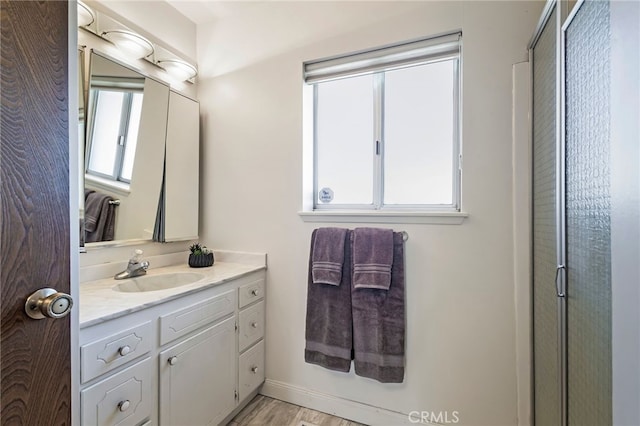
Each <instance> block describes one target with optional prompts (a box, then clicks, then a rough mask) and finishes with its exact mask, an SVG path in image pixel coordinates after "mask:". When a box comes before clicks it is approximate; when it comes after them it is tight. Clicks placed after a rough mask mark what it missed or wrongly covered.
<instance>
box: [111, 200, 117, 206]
mask: <svg viewBox="0 0 640 426" xmlns="http://www.w3.org/2000/svg"><path fill="white" fill-rule="evenodd" d="M109 204H111V205H112V206H119V205H120V200H110V201H109Z"/></svg>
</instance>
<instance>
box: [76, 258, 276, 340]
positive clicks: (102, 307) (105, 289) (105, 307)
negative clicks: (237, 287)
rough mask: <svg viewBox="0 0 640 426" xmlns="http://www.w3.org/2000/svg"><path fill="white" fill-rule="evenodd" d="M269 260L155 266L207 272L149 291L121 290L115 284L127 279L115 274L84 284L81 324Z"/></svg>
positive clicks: (161, 299) (216, 281) (198, 287)
mask: <svg viewBox="0 0 640 426" xmlns="http://www.w3.org/2000/svg"><path fill="white" fill-rule="evenodd" d="M265 268H266V266H265V264H260V263H236V262H229V261H223V262H218V261H216V263H214V264H213V266H211V267H208V268H196V269H194V268H190V267H189V266H188V265H186V264H181V265H175V266H165V267H162V268H155V269H153V268H151V269H149V271H148V272H147V274H146V276H154V275H162V274H168V273H175V272H196V273H199V274H202V275H204V277H203V278H202V279H200V280H199V281H196V282H194V283H191V284H187V285H182V286H180V287H174V288H169V289H166V290H155V291H145V292H120V291H116V290H114V289H113V288H114V287H116V286H117V285H118V284H120V283H123V282H126V281H127V280H114V279H113V277H110V278H105V279H99V280H95V281H88V282H85V283H82V284H80V328H85V327H89V326H91V325H94V324H98V323H101V322H104V321H108V320H110V319H113V318H117V317H120V316H122V315H126V314H129V313H131V312H136V311H139V310H141V309H145V308H148V307H150V306H154V305H157V304H159V303H163V302H166V301H169V300H172V299H175V298H178V297H181V296H184V295H187V294H190V293H193V292H196V291H200V290H202V289H204V288H207V287H211V286H216V285H220V284H224V283H226V282H228V281H230V280H233V279H236V278H239V277H242V276H244V275H247V274H250V273H252V272H255V271H259V270H262V269H265Z"/></svg>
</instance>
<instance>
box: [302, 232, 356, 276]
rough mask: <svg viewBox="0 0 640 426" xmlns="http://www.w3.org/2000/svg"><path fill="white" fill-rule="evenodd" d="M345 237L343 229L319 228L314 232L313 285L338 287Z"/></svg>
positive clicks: (345, 233)
mask: <svg viewBox="0 0 640 426" xmlns="http://www.w3.org/2000/svg"><path fill="white" fill-rule="evenodd" d="M346 236H347V229H345V228H320V229H318V230H317V231H316V236H315V240H314V243H313V255H312V259H311V262H312V265H311V275H312V278H313V283H314V284H331V285H340V281H341V280H342V266H343V264H344V240H345V237H346Z"/></svg>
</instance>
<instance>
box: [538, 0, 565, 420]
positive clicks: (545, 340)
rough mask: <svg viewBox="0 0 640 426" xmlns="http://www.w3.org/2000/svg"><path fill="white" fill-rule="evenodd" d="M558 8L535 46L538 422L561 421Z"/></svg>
mask: <svg viewBox="0 0 640 426" xmlns="http://www.w3.org/2000/svg"><path fill="white" fill-rule="evenodd" d="M556 25H557V24H556V10H554V11H553V13H552V14H551V16H550V17H549V20H548V21H547V24H546V26H545V27H544V29H543V31H542V34H541V36H540V38H539V39H538V42H537V43H536V45H535V47H534V49H533V318H534V324H533V333H534V334H533V336H534V410H535V411H534V414H535V423H536V424H537V425H545V426H546V425H557V424H559V421H560V392H559V391H560V388H559V386H560V384H559V383H560V382H559V380H560V372H559V365H558V351H559V346H558V308H557V307H558V305H557V303H558V302H557V297H556V288H555V273H556V266H557V258H556V256H557V249H556V245H557V243H556V241H557V240H556V230H557V227H556Z"/></svg>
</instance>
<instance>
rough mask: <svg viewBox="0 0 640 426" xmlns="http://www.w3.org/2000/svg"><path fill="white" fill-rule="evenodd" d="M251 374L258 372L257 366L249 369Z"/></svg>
mask: <svg viewBox="0 0 640 426" xmlns="http://www.w3.org/2000/svg"><path fill="white" fill-rule="evenodd" d="M251 372H252V373H253V374H256V373H257V372H258V366H257V365H254V366H253V367H251Z"/></svg>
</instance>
